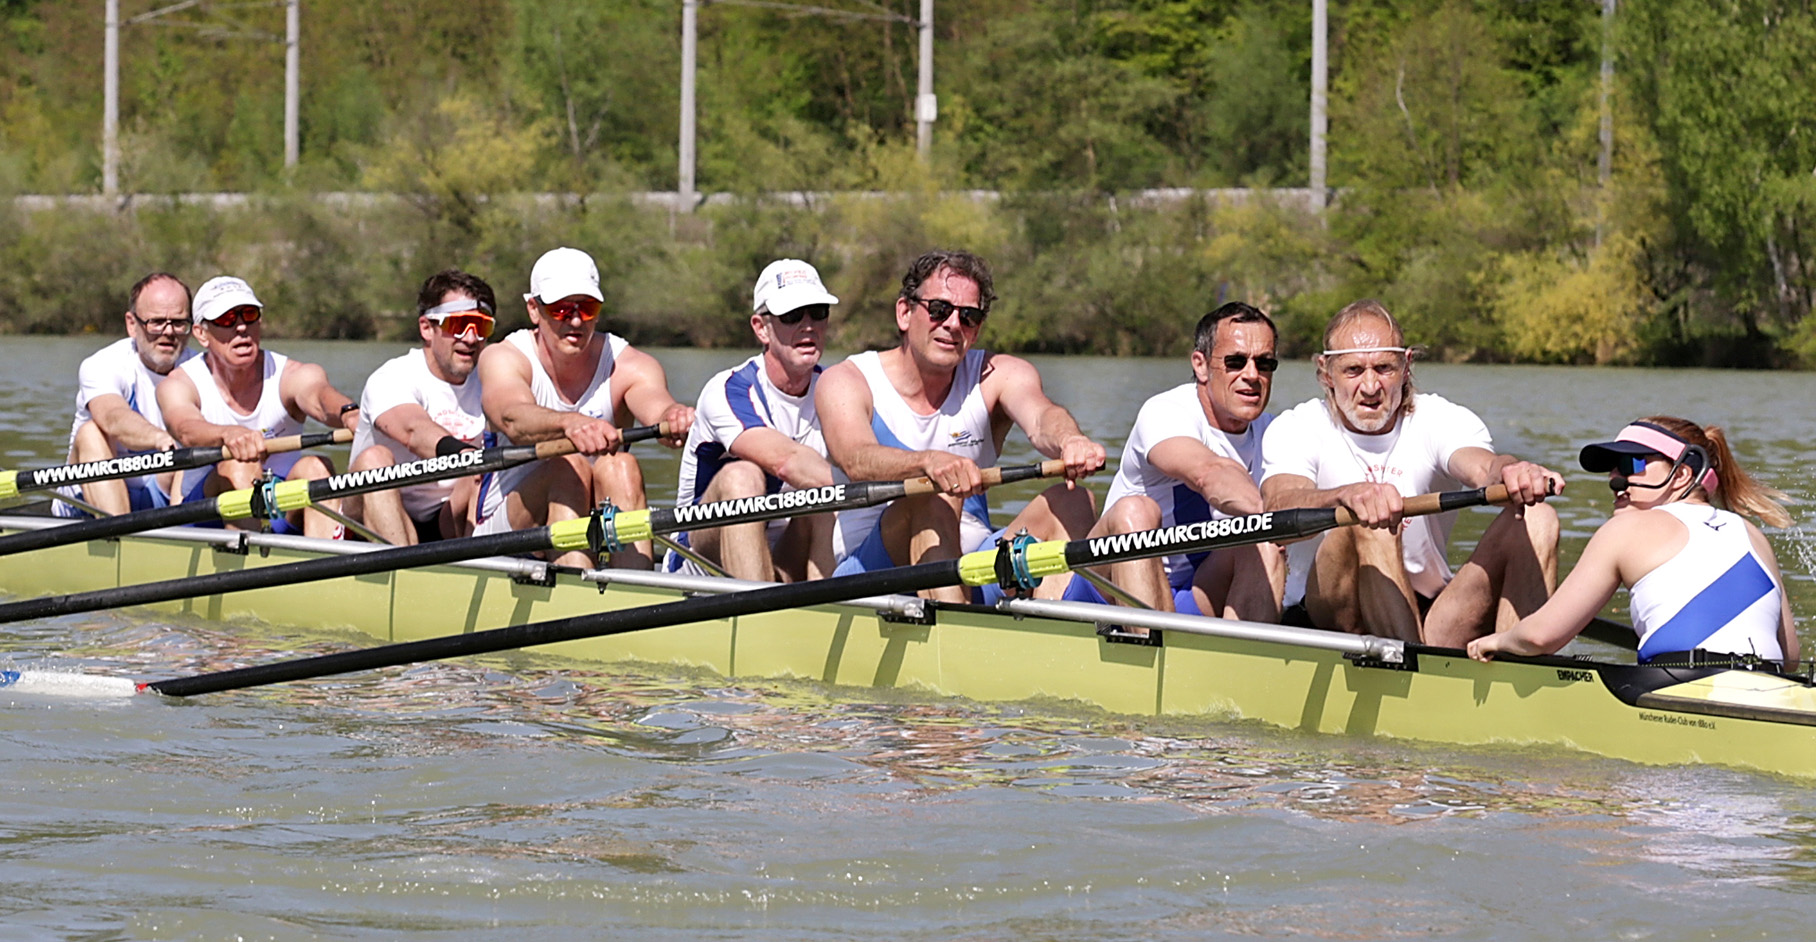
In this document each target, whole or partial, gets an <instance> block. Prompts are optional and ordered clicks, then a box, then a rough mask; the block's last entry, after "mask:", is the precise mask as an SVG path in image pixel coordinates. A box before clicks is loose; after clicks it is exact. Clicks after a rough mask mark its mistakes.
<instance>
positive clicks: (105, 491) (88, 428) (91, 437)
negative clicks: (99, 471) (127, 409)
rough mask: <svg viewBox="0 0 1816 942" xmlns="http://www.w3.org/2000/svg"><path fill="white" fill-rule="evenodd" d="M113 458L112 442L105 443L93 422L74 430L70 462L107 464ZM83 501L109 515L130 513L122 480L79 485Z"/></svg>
mask: <svg viewBox="0 0 1816 942" xmlns="http://www.w3.org/2000/svg"><path fill="white" fill-rule="evenodd" d="M113 456H114V447H113V443H112V442H110V441H108V440H107V433H105V432H103V431H101V426H99V425H96V424H95V423H93V422H84V423H82V424H81V426H80V427H78V428H77V429H76V438H75V441H73V442H71V443H70V448H69V460H70V462H71V463H77V462H83V461H106V460H107V459H109V458H112V457H113ZM82 499H83V500H86V501H88V502H89V503H91V504H93V505H95V507H97V508H99V509H100V510H104V511H106V512H107V513H109V514H115V515H118V514H123V513H126V512H128V511H130V510H132V498H131V497H130V496H129V495H128V494H127V493H126V482H125V481H96V482H94V483H92V484H84V485H82Z"/></svg>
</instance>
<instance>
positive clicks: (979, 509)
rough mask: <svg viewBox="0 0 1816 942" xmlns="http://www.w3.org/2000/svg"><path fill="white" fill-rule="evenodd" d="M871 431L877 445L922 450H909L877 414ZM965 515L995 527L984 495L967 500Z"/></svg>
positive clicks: (988, 501) (974, 495) (873, 416)
mask: <svg viewBox="0 0 1816 942" xmlns="http://www.w3.org/2000/svg"><path fill="white" fill-rule="evenodd" d="M870 431H872V432H874V433H876V443H877V444H879V445H888V446H889V447H890V448H900V449H901V450H903V451H919V450H920V449H918V448H909V447H908V446H907V445H905V444H903V443H902V440H901V439H899V438H897V437H895V433H894V432H892V431H890V430H889V425H888V423H886V422H884V421H883V417H882V416H880V415H877V414H875V413H872V414H871V416H870ZM965 513H968V514H970V515H971V516H973V517H976V518H977V519H979V520H981V521H983V522H984V526H987V527H995V524H993V523H991V522H990V499H989V498H987V497H985V496H984V495H982V494H973V495H972V496H970V497H967V498H965Z"/></svg>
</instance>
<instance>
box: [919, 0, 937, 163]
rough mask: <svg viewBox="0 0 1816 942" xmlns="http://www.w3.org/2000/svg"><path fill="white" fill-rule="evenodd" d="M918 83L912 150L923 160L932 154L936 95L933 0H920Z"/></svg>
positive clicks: (924, 161)
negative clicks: (934, 80)
mask: <svg viewBox="0 0 1816 942" xmlns="http://www.w3.org/2000/svg"><path fill="white" fill-rule="evenodd" d="M919 26H920V32H921V54H920V83H919V87H918V89H917V92H918V93H917V94H916V95H915V96H914V152H915V153H916V154H918V155H919V156H920V158H921V163H926V162H927V161H928V160H929V159H930V158H931V157H932V155H933V120H934V119H935V118H937V117H939V113H940V106H939V99H938V98H936V97H935V96H934V94H933V0H921V21H920V23H919Z"/></svg>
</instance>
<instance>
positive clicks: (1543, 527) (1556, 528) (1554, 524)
mask: <svg viewBox="0 0 1816 942" xmlns="http://www.w3.org/2000/svg"><path fill="white" fill-rule="evenodd" d="M1525 518H1526V534H1527V536H1528V537H1530V538H1531V540H1532V545H1533V546H1536V547H1538V548H1539V549H1556V548H1557V541H1558V536H1559V534H1560V533H1561V532H1562V530H1563V526H1562V524H1560V523H1559V522H1558V516H1557V508H1555V507H1552V506H1551V505H1550V504H1533V505H1532V506H1531V507H1528V508H1526V513H1525Z"/></svg>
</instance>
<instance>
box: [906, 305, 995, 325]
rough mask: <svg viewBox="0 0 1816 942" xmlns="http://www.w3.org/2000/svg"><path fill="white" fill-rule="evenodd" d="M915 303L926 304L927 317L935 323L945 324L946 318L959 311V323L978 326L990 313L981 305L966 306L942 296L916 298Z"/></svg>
mask: <svg viewBox="0 0 1816 942" xmlns="http://www.w3.org/2000/svg"><path fill="white" fill-rule="evenodd" d="M914 303H916V304H924V305H926V307H927V319H928V320H930V321H932V322H934V323H935V324H944V323H945V322H946V318H948V317H951V316H952V312H953V311H957V312H958V322H959V323H961V324H963V325H965V326H966V327H976V326H977V325H979V324H982V323H983V322H984V317H985V315H987V314H989V313H990V312H989V311H986V310H984V309H983V308H981V307H964V306H962V305H958V304H953V303H952V302H951V301H947V300H944V299H942V298H915V299H914Z"/></svg>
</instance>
